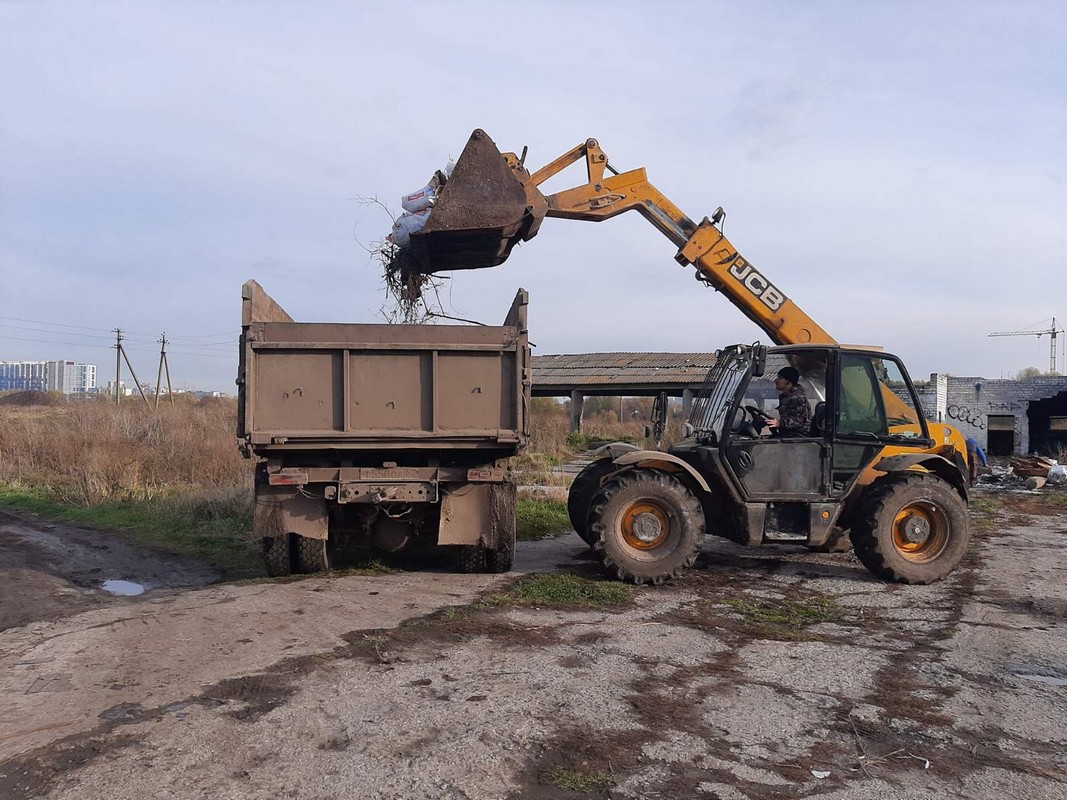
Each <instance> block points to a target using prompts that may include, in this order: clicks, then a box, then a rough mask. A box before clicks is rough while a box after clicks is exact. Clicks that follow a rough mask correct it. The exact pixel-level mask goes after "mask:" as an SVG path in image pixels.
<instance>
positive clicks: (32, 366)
mask: <svg viewBox="0 0 1067 800" xmlns="http://www.w3.org/2000/svg"><path fill="white" fill-rule="evenodd" d="M10 389H18V390H21V391H37V392H62V393H63V394H85V393H86V392H91V391H94V390H95V389H96V365H95V364H79V363H77V362H74V361H0V391H5V390H10Z"/></svg>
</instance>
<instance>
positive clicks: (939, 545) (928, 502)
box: [851, 473, 971, 583]
mask: <svg viewBox="0 0 1067 800" xmlns="http://www.w3.org/2000/svg"><path fill="white" fill-rule="evenodd" d="M869 491H870V496H869V497H867V498H866V499H865V500H864V501H863V504H862V506H861V507H860V510H859V513H858V514H857V518H856V521H855V523H854V524H853V525H852V533H851V538H852V545H853V547H854V549H855V551H856V557H857V558H859V560H860V561H861V562H863V565H864V566H865V567H867V569H869V570H870V571H871V572H873V573H874V574H875V575H877V576H878V577H880V578H884V579H886V580H890V581H897V582H898V583H933V582H934V581H939V580H941V579H942V578H944V577H945V576H946V575H948V574H949V573H950V572H952V570H954V569H955V568H956V566H957V565H958V564H959V563H960V561H961V560H962V558H963V556H964V554H965V553H966V552H967V544H968V542H969V541H970V538H971V528H970V520H969V518H968V516H967V506H966V504H965V503H964V501H963V498H962V497H960V496H959V494H958V493H957V492H956V490H955V489H953V488H952V487H951V486H950V485H949V484H948V483H946V482H945V481H943V480H941V479H940V478H937V477H935V476H933V475H929V474H923V473H910V474H902V475H899V476H896V477H894V478H891V479H889V480H887V481H885V482H883V483H882V484H881V485H880V486H878V485H876V486H875V487H873V488H872V489H871V490H869Z"/></svg>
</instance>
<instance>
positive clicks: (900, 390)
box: [827, 350, 930, 497]
mask: <svg viewBox="0 0 1067 800" xmlns="http://www.w3.org/2000/svg"><path fill="white" fill-rule="evenodd" d="M836 374H837V376H838V380H837V389H836V391H835V392H834V395H835V401H836V403H835V406H836V407H835V409H834V413H833V418H834V420H833V422H834V424H833V428H834V436H833V444H832V449H833V453H832V456H831V463H830V492H831V494H832V496H834V497H841V496H843V495H845V494H846V493H847V492H848V490H849V488H850V487H851V485H852V483H853V482H854V481H855V480H856V478H857V477H858V476H859V475H860V474H861V473H862V472H863V470H865V469H866V468H867V467H868V466H869V465H870V464H871V462H872V461H874V459H875V458H877V457H878V456H879V454H880V453H881V452H882V450H883V449H884V448H885V447H886V446H895V447H904V448H911V447H914V448H916V449H921V448H925V447H929V446H930V441H929V433H928V431H927V428H926V419H925V417H924V416H923V415H922V412H921V411H920V409H919V405H918V399H917V398H916V397H915V393H914V391H913V389H912V386H911V382H910V381H909V380H908V378H907V373H905V372H904V368H903V367H902V366H901V364H900V362H898V361H897V360H896V359H894V358H892V357H890V356H887V355H885V354H882V353H864V352H862V351H859V352H851V351H848V350H842V351H840V352H839V368H838V369H837V370H836ZM827 427H830V426H827Z"/></svg>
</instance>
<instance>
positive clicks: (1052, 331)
mask: <svg viewBox="0 0 1067 800" xmlns="http://www.w3.org/2000/svg"><path fill="white" fill-rule="evenodd" d="M1039 324H1040V323H1039ZM1061 333H1063V330H1062V329H1057V328H1056V318H1055V317H1053V318H1052V324H1051V325H1050V326H1049V327H1048V328H1046V329H1045V330H1040V331H996V332H994V333H991V334H989V335H990V336H1038V337H1040V336H1044V335H1045V334H1048V335H1049V337H1051V338H1050V341H1049V349H1048V352H1049V356H1048V371H1049V372H1050V373H1055V372H1056V337H1057V336H1058V335H1059V334H1061Z"/></svg>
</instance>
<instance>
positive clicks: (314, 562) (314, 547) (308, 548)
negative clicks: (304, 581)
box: [293, 534, 330, 575]
mask: <svg viewBox="0 0 1067 800" xmlns="http://www.w3.org/2000/svg"><path fill="white" fill-rule="evenodd" d="M293 538H294V540H295V542H294V547H293V554H294V556H295V561H296V564H295V566H296V571H297V572H299V573H302V574H304V575H311V574H313V573H315V572H328V571H329V569H330V559H329V558H328V557H327V555H326V540H325V539H312V538H310V537H308V536H298V535H296V534H293Z"/></svg>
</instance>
